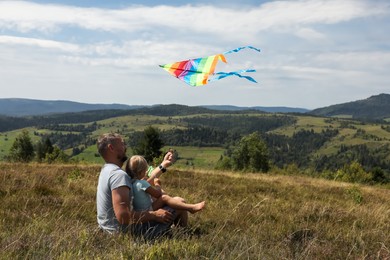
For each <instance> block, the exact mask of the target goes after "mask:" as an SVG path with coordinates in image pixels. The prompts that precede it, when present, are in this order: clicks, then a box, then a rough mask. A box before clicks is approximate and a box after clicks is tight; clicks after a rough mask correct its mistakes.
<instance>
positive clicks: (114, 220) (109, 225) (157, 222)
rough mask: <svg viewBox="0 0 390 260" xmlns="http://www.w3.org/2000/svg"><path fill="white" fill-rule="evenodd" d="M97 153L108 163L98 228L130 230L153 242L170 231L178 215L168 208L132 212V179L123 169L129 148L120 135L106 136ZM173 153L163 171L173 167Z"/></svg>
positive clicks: (99, 201) (98, 198) (102, 177)
mask: <svg viewBox="0 0 390 260" xmlns="http://www.w3.org/2000/svg"><path fill="white" fill-rule="evenodd" d="M97 146H98V151H99V153H100V155H101V156H102V157H103V159H104V161H105V164H104V166H103V167H102V170H101V172H100V176H99V182H98V186H97V194H96V203H97V221H98V224H99V227H100V228H101V229H103V230H104V231H107V232H109V233H115V232H120V231H122V232H127V231H130V232H131V233H133V234H135V235H142V236H144V237H145V238H146V239H153V238H156V237H159V236H161V235H164V234H165V233H167V232H168V231H169V230H170V226H171V224H172V222H173V220H174V218H175V212H174V211H173V212H171V211H170V210H166V209H158V210H156V211H144V212H135V211H133V210H132V191H131V178H130V177H129V176H128V175H127V173H126V172H125V171H123V170H122V169H121V167H122V165H123V163H124V162H125V161H126V160H127V156H126V145H125V143H124V140H123V138H122V137H121V136H120V135H119V134H113V133H108V134H103V135H102V136H100V137H99V139H98V142H97ZM171 157H172V155H171V154H169V153H168V154H167V155H166V156H165V157H164V161H163V162H162V163H161V167H160V170H161V171H165V170H166V168H167V167H169V166H170V165H171V161H170V158H171Z"/></svg>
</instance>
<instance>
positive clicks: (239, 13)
mask: <svg viewBox="0 0 390 260" xmlns="http://www.w3.org/2000/svg"><path fill="white" fill-rule="evenodd" d="M388 13H389V6H388V4H383V3H376V2H372V1H369V2H367V1H356V0H344V1H336V0H301V1H274V2H269V3H266V4H263V5H260V6H257V7H252V8H248V7H243V8H242V9H240V8H236V9H228V8H221V7H213V6H192V5H185V6H178V7H174V6H163V5H160V6H153V7H146V6H131V7H128V8H125V9H120V10H113V9H99V8H81V7H72V6H63V5H48V4H46V5H42V4H35V3H30V2H23V1H1V2H0V28H7V29H11V28H13V29H17V30H19V31H21V32H26V31H33V30H36V31H43V32H50V31H56V30H60V26H64V25H67V26H77V27H80V28H84V29H88V30H103V31H116V32H120V31H127V32H137V31H143V30H152V31H155V30H156V31H158V30H159V29H161V28H166V29H167V28H171V29H172V30H177V34H181V33H186V31H187V30H189V31H193V32H198V33H217V34H219V35H221V36H223V35H226V34H229V36H230V37H233V36H234V35H236V37H250V36H251V35H253V34H256V33H258V32H260V31H262V30H267V29H283V28H284V29H285V28H294V27H297V26H305V27H307V25H310V24H317V23H326V24H333V23H339V22H343V21H349V20H352V19H356V18H363V17H369V16H378V15H384V14H388ZM237 17H239V19H237ZM189 18H190V19H189ZM285 32H287V31H285ZM312 33H313V31H312ZM317 36H318V34H317Z"/></svg>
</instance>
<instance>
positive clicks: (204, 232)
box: [0, 163, 390, 259]
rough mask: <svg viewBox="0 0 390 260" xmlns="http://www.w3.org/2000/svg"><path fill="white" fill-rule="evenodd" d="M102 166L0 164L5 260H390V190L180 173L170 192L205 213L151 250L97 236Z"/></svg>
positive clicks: (169, 183) (0, 246)
mask: <svg viewBox="0 0 390 260" xmlns="http://www.w3.org/2000/svg"><path fill="white" fill-rule="evenodd" d="M100 167H101V165H99V164H90V165H86V164H83V165H82V164H74V165H69V164H67V165H62V164H53V165H47V164H37V163H30V164H17V163H0V204H1V209H0V259H389V258H390V236H389V234H390V217H389V216H390V189H389V187H385V186H364V185H357V184H348V183H342V182H334V181H328V180H322V179H315V178H310V177H305V176H299V175H294V176H288V175H281V174H277V173H272V172H271V173H269V174H250V173H248V174H238V173H232V172H217V171H207V170H198V169H193V170H184V169H182V168H180V167H176V165H174V166H172V167H171V168H170V169H169V171H168V172H167V173H165V174H164V175H163V176H162V181H163V186H164V188H165V189H166V190H167V191H168V192H169V193H170V194H172V195H177V196H181V197H184V198H186V200H187V201H189V202H196V201H200V200H206V201H207V206H206V209H204V210H203V211H202V212H199V213H196V214H194V215H190V223H191V228H190V230H181V229H177V228H175V229H174V236H173V237H172V238H171V239H161V240H159V241H156V242H155V243H146V242H144V241H139V240H136V239H134V238H133V237H131V236H128V235H107V234H104V233H102V232H101V231H99V230H98V228H97V223H96V205H95V194H96V185H97V179H98V174H99V171H100Z"/></svg>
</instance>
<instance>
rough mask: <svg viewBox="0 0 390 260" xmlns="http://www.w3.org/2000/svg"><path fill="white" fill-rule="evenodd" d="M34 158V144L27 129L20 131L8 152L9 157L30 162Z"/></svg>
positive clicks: (17, 160) (12, 159)
mask: <svg viewBox="0 0 390 260" xmlns="http://www.w3.org/2000/svg"><path fill="white" fill-rule="evenodd" d="M33 158H34V146H33V144H32V142H31V138H30V135H29V133H28V131H27V130H23V131H22V133H20V134H19V135H18V136H17V137H16V139H15V141H14V143H13V144H12V147H11V149H10V153H9V159H10V160H11V161H16V162H30V161H31V160H32V159H33Z"/></svg>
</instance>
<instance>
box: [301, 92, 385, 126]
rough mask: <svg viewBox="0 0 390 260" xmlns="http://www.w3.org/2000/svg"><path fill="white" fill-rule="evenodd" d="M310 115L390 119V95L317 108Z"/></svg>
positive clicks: (380, 95)
mask: <svg viewBox="0 0 390 260" xmlns="http://www.w3.org/2000/svg"><path fill="white" fill-rule="evenodd" d="M309 114H312V115H317V116H326V117H344V118H352V119H363V120H383V119H388V118H390V94H384V93H382V94H379V95H374V96H371V97H369V98H367V99H363V100H357V101H353V102H348V103H343V104H337V105H332V106H328V107H323V108H317V109H314V110H312V111H310V112H309Z"/></svg>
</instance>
